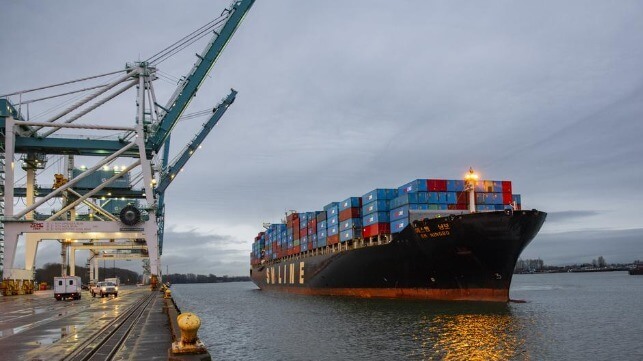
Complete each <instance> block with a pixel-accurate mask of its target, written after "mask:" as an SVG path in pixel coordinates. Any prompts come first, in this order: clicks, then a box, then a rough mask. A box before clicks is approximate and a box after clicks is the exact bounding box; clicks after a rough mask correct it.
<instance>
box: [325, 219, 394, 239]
mask: <svg viewBox="0 0 643 361" xmlns="http://www.w3.org/2000/svg"><path fill="white" fill-rule="evenodd" d="M388 233H391V224H390V223H375V224H371V225H370V226H366V227H364V228H362V236H363V237H364V238H366V237H373V236H377V235H378V234H388ZM329 238H330V237H329Z"/></svg>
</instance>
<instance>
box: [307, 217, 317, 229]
mask: <svg viewBox="0 0 643 361" xmlns="http://www.w3.org/2000/svg"><path fill="white" fill-rule="evenodd" d="M308 228H317V219H313V220H310V221H308Z"/></svg>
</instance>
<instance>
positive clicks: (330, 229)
mask: <svg viewBox="0 0 643 361" xmlns="http://www.w3.org/2000/svg"><path fill="white" fill-rule="evenodd" d="M338 233H339V225H335V226H330V227H328V230H327V231H326V234H328V236H329V237H330V236H335V235H337V234H338Z"/></svg>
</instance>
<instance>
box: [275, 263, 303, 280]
mask: <svg viewBox="0 0 643 361" xmlns="http://www.w3.org/2000/svg"><path fill="white" fill-rule="evenodd" d="M298 266H299V267H297V265H296V264H295V263H290V264H284V265H279V266H273V267H268V268H266V283H267V284H269V285H294V284H300V285H303V284H304V274H305V273H304V266H305V264H304V262H299V265H298Z"/></svg>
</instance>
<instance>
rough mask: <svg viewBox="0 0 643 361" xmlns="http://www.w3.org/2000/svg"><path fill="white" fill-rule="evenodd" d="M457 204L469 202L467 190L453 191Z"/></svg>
mask: <svg viewBox="0 0 643 361" xmlns="http://www.w3.org/2000/svg"><path fill="white" fill-rule="evenodd" d="M455 196H456V203H457V204H469V192H455Z"/></svg>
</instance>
